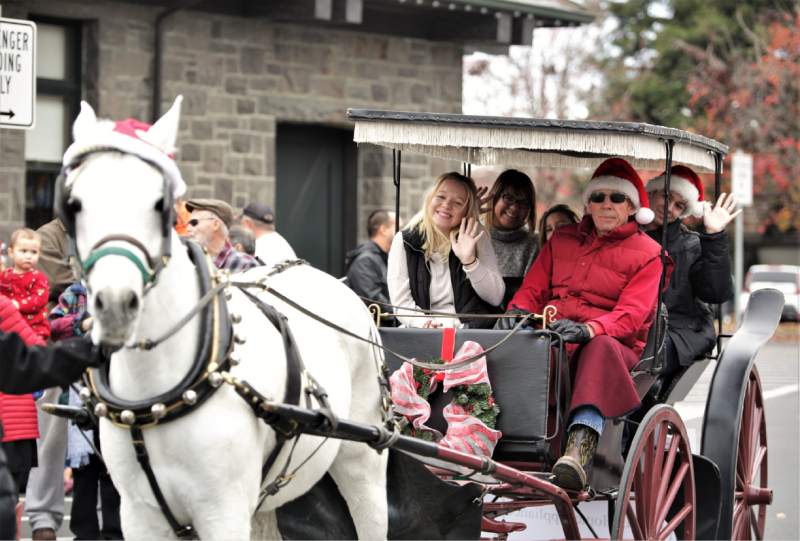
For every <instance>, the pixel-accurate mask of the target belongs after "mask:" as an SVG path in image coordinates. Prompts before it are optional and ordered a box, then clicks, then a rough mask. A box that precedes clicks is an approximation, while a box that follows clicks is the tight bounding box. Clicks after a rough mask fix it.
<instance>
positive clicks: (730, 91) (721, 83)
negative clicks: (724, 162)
mask: <svg viewBox="0 0 800 541" xmlns="http://www.w3.org/2000/svg"><path fill="white" fill-rule="evenodd" d="M764 17H765V18H768V20H767V21H765V22H767V23H768V24H765V25H764V26H765V28H766V32H765V35H764V36H761V35H759V33H757V32H755V31H753V30H751V29H749V28H747V27H746V26H745V24H744V22H743V21H740V24H741V26H742V28H743V29H745V31H746V35H747V36H748V37H749V38H750V40H751V47H750V48H749V49H739V50H738V51H737V52H736V54H735V55H732V57H729V58H727V59H725V61H722V60H721V59H720V58H718V57H716V56H715V55H714V53H713V52H711V51H708V50H705V51H696V54H695V55H694V56H695V58H696V60H698V64H697V68H696V69H695V70H694V71H693V72H692V73H691V74H690V77H689V81H688V85H687V89H688V91H689V94H690V99H689V106H690V107H691V108H692V109H693V110H695V111H699V112H700V114H699V115H697V116H695V117H694V119H693V120H694V122H693V127H694V128H695V129H697V130H698V131H700V132H701V133H704V134H706V135H709V136H711V137H714V138H718V139H720V140H723V141H725V142H726V143H728V144H729V145H730V146H731V147H732V148H734V149H737V150H743V151H745V152H748V153H751V154H752V155H753V181H754V186H753V189H754V192H755V194H756V195H757V196H758V197H759V198H760V199H762V200H769V201H770V204H769V205H768V208H767V209H765V210H767V212H763V213H760V214H759V219H760V224H759V231H760V232H761V233H764V232H783V233H785V232H789V231H799V230H800V122H798V118H800V32H799V31H798V30H799V29H800V11H795V12H794V13H767V14H765V15H764Z"/></svg>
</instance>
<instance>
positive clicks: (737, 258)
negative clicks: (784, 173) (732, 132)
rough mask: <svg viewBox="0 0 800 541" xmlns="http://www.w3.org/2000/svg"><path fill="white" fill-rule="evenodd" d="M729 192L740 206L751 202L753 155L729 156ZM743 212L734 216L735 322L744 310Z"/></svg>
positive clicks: (746, 205) (735, 154) (738, 154)
mask: <svg viewBox="0 0 800 541" xmlns="http://www.w3.org/2000/svg"><path fill="white" fill-rule="evenodd" d="M731 192H732V194H733V195H734V196H735V197H736V201H737V202H738V203H739V206H741V207H749V206H751V205H752V204H753V156H751V155H750V154H744V153H742V152H735V153H734V154H733V155H732V156H731ZM743 214H744V213H741V214H739V215H738V216H737V217H736V218H735V229H736V233H735V238H734V254H733V275H734V285H735V288H736V289H735V291H734V295H733V313H734V314H735V317H736V322H737V323H739V316H740V314H741V313H742V311H743V310H744V306H741V300H740V298H739V297H740V293H741V292H742V287H743V285H744V217H743Z"/></svg>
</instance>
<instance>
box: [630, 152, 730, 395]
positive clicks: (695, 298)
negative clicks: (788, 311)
mask: <svg viewBox="0 0 800 541" xmlns="http://www.w3.org/2000/svg"><path fill="white" fill-rule="evenodd" d="M665 181H666V171H665V172H664V173H662V174H661V175H659V176H657V177H655V178H653V179H650V181H649V182H648V183H647V192H648V197H649V198H650V202H651V205H652V208H653V211H654V213H655V218H654V220H653V222H652V223H650V224H648V225H647V226H645V229H646V230H647V234H648V235H650V237H652V238H653V240H655V241H656V242H659V243H660V242H661V238H662V232H663V227H664V224H665V223H666V224H667V225H666V227H667V246H668V248H669V255H670V257H671V258H672V259H673V261H675V269H674V270H673V271H672V272H673V274H672V279H671V280H670V283H669V288H668V289H667V291H666V293H665V294H664V304H666V306H667V314H668V322H667V336H666V342H665V346H666V347H665V351H666V355H665V361H666V362H665V366H664V372H663V373H662V377H661V381H660V382H659V384H658V385H657V388H656V387H655V386H654V389H653V390H651V393H653V395H654V396H655V395H657V394H658V391H659V390H660V389H667V388H669V385H668V383H669V379H671V376H673V375H674V374H675V373H676V372H677V371H678V370H679V369H680V367H681V366H688V365H690V364H692V363H693V362H694V361H695V360H697V359H698V358H701V357H702V356H703V355H705V354H706V353H708V352H709V351H711V350H712V349H713V348H714V344H715V341H716V333H715V332H714V317H713V315H712V313H711V309H710V308H709V307H708V305H707V304H706V303H710V304H721V303H723V302H725V301H728V300H730V299H732V298H733V280H732V278H731V258H730V253H729V249H728V235H727V233H725V228H726V227H727V226H728V224H729V223H730V222H731V220H733V219H734V218H735V217H736V216H737V215H738V214H739V213H740V212H742V211H741V209H740V210H738V211H735V209H736V199H735V198H734V197H733V195H730V196H728V195H726V194H724V193H723V194H721V195H720V197H719V200H718V201H717V203H716V205H714V206H713V207H712V206H711V204H709V203H706V202H705V201H704V200H703V199H704V190H703V182H702V180H701V179H700V177H699V176H698V175H697V173H695V172H694V171H692V170H691V169H689V168H688V167H686V166H684V165H676V166H674V167H673V168H672V169H671V175H670V183H669V207H667V216H666V219H665V217H664V184H665ZM689 216H694V217H696V218H702V219H703V227H702V229H701V230H700V231H698V232H694V231H690V230H689V229H687V228H686V226H684V225H683V219H684V218H686V217H689ZM665 384H666V385H665Z"/></svg>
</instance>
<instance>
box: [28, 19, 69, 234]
mask: <svg viewBox="0 0 800 541" xmlns="http://www.w3.org/2000/svg"><path fill="white" fill-rule="evenodd" d="M33 20H34V21H35V22H36V26H37V42H38V47H37V56H36V71H37V73H36V75H37V79H36V126H35V127H34V128H33V129H32V130H28V131H26V132H25V161H26V167H27V174H26V178H25V224H26V225H27V226H28V227H33V228H36V227H39V226H40V225H42V224H44V223H46V222H48V221H50V220H51V219H52V217H53V193H54V186H55V180H56V177H57V176H58V172H59V170H60V168H61V156H62V155H63V154H64V150H66V148H67V146H68V145H69V142H70V135H69V133H70V123H71V121H72V119H74V118H75V117H76V116H77V114H78V111H79V109H80V99H81V26H80V23H78V22H75V21H65V20H56V19H43V18H42V19H38V18H36V17H33Z"/></svg>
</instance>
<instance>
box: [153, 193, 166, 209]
mask: <svg viewBox="0 0 800 541" xmlns="http://www.w3.org/2000/svg"><path fill="white" fill-rule="evenodd" d="M154 208H155V211H156V212H164V198H163V197H162V198H161V199H159V200H158V201H156V204H155V207H154Z"/></svg>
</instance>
